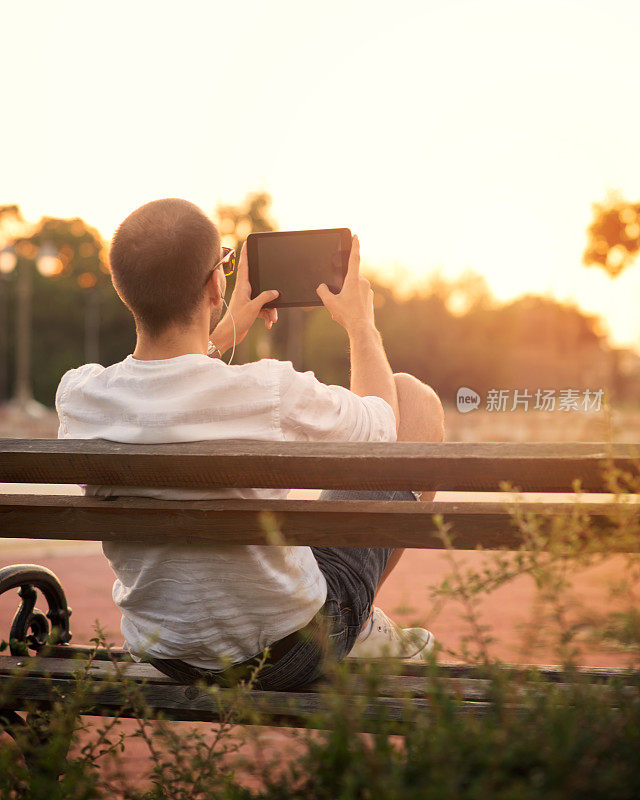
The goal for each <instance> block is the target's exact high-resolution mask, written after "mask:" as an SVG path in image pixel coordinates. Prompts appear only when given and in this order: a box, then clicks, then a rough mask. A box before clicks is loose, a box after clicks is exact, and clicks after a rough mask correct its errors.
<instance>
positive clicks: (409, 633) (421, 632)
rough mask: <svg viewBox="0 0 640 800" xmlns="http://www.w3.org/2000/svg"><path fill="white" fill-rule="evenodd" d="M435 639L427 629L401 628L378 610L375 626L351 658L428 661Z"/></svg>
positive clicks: (373, 613)
mask: <svg viewBox="0 0 640 800" xmlns="http://www.w3.org/2000/svg"><path fill="white" fill-rule="evenodd" d="M434 642H435V639H434V636H433V634H432V633H431V631H428V630H427V629H426V628H401V627H400V626H399V625H396V623H395V622H393V621H392V620H390V619H389V617H388V616H387V615H386V614H385V613H384V611H382V610H381V609H379V608H378V607H377V606H374V607H373V609H372V611H371V626H370V627H369V630H368V631H367V632H366V633H361V634H360V636H358V638H357V639H356V643H355V644H354V646H353V648H352V649H351V652H350V653H349V654H348V655H347V658H385V657H387V658H388V657H392V658H408V659H410V660H411V661H426V660H427V657H428V656H427V654H428V653H429V652H431V650H433V645H434Z"/></svg>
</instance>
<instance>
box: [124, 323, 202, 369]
mask: <svg viewBox="0 0 640 800" xmlns="http://www.w3.org/2000/svg"><path fill="white" fill-rule="evenodd" d="M208 342H209V337H208V335H207V332H206V330H204V331H203V328H202V327H200V326H198V327H197V328H196V327H193V328H187V329H179V330H176V329H171V330H168V331H165V332H163V333H162V334H161V335H160V336H149V335H148V334H146V333H145V332H144V331H141V330H138V340H137V343H136V349H135V350H134V351H133V357H134V358H137V359H138V360H140V361H159V360H162V359H165V358H177V357H178V356H185V355H188V354H190V353H199V354H201V355H206V354H207V345H208Z"/></svg>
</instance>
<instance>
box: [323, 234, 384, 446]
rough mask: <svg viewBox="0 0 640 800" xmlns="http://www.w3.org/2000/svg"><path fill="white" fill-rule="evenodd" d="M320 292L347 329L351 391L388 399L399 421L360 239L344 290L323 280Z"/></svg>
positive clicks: (354, 241)
mask: <svg viewBox="0 0 640 800" xmlns="http://www.w3.org/2000/svg"><path fill="white" fill-rule="evenodd" d="M316 291H317V293H318V296H319V297H320V299H321V300H322V302H323V303H324V305H325V306H326V308H327V309H328V310H329V312H330V314H331V316H332V318H333V319H334V320H335V321H336V322H338V323H340V325H342V327H343V328H344V329H345V330H346V331H347V335H348V336H349V344H350V350H351V391H352V392H353V393H354V394H357V395H359V396H360V397H367V396H369V395H375V396H377V397H381V398H382V399H383V400H386V401H387V403H389V405H390V406H391V408H392V409H393V413H394V416H395V418H396V430H397V429H398V424H399V421H400V414H399V411H398V395H397V392H396V383H395V380H394V377H393V372H392V371H391V367H390V366H389V361H388V360H387V356H386V354H385V352H384V347H383V346H382V338H381V336H380V333H379V332H378V330H377V329H376V326H375V321H374V314H373V290H372V288H371V284H370V283H369V281H368V280H367V279H366V278H364V277H363V276H362V275H360V242H359V240H358V237H357V236H354V237H353V239H352V241H351V255H350V256H349V266H348V268H347V274H346V277H345V279H344V284H343V286H342V290H341V291H340V293H339V294H333V292H331V291H330V290H329V289H328V288H327V286H326V285H325V284H324V283H322V284H320V286H318V288H317V290H316Z"/></svg>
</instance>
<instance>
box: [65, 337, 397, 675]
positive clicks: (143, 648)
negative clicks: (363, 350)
mask: <svg viewBox="0 0 640 800" xmlns="http://www.w3.org/2000/svg"><path fill="white" fill-rule="evenodd" d="M56 409H57V411H58V416H59V419H60V428H59V431H58V437H59V438H72V439H108V440H111V441H114V442H126V443H140V444H157V443H163V442H195V441H203V440H211V439H254V440H255V439H257V440H263V441H322V440H325V441H372V442H389V441H395V439H396V428H395V418H394V414H393V411H392V409H391V406H390V405H389V404H388V403H387V402H385V401H384V400H382V398H380V397H358V396H357V395H355V394H353V393H352V392H350V391H349V390H348V389H345V388H344V387H342V386H327V385H325V384H323V383H321V382H320V381H318V380H317V379H316V377H315V376H314V374H313V373H312V372H296V371H295V370H294V368H293V366H292V364H291V362H290V361H276V360H274V359H263V360H262V361H257V362H254V363H250V364H243V365H238V366H228V365H227V364H225V363H224V362H223V361H221V360H219V359H211V358H209V357H208V356H205V355H199V354H196V353H193V354H188V355H183V356H178V357H176V358H168V359H163V360H157V361H141V360H139V359H135V358H133V356H131V355H129V356H127V357H126V358H125V359H124V361H122V362H120V363H118V364H113V365H112V366H110V367H106V368H105V367H102V366H100V365H99V364H85V365H84V366H82V367H79V368H78V369H72V370H69V372H67V373H65V375H64V376H63V377H62V380H61V381H60V385H59V387H58V391H57V393H56ZM85 491H86V492H87V494H92V495H97V496H102V497H109V496H110V495H137V496H144V497H155V498H161V499H170V500H190V499H216V498H221V497H235V498H238V497H239V498H284V497H286V495H287V490H286V489H214V490H206V489H204V490H203V489H160V488H153V487H148V488H147V487H137V486H136V487H122V486H114V487H112V486H88V487H86V488H85ZM102 547H103V552H104V554H105V555H106V557H107V558H108V559H109V562H110V564H111V567H112V568H113V571H114V572H115V574H116V581H115V583H114V586H113V599H114V601H115V602H116V604H117V606H118V607H119V608H120V610H121V612H122V633H123V635H124V637H125V646H127V647H129V649H130V650H131V651H132V652H133V653H137V654H142V653H147V654H148V655H151V656H154V657H157V658H180V659H182V660H184V661H186V662H188V663H190V664H193V665H194V666H198V667H202V668H209V669H219V668H220V666H221V665H222V661H221V659H230V660H231V661H232V662H234V663H237V662H240V661H244V660H246V659H248V658H251V657H252V656H254V655H256V654H257V653H259V652H260V651H262V650H263V649H264V648H265V647H266V646H267V645H269V644H271V643H273V642H275V641H277V640H278V639H281V638H283V637H285V636H287V635H288V634H290V633H293V631H296V630H298V629H300V628H302V627H304V625H306V623H307V622H309V620H311V619H312V617H313V616H314V615H315V614H316V612H317V611H318V610H319V609H320V607H321V606H322V604H323V603H324V601H325V598H326V593H327V587H326V582H325V579H324V576H323V575H322V573H321V572H320V570H319V568H318V565H317V562H316V560H315V558H314V556H313V553H312V552H311V550H310V548H308V547H288V546H279V547H278V546H262V545H233V546H224V547H223V546H217V545H216V546H214V545H208V544H199V545H194V544H189V545H185V546H183V545H180V544H172V543H165V544H163V543H162V542H158V543H157V544H140V543H129V544H122V543H114V542H103V545H102Z"/></svg>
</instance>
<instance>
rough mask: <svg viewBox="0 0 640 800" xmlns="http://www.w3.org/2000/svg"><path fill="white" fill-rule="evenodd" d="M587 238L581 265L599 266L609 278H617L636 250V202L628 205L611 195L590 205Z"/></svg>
mask: <svg viewBox="0 0 640 800" xmlns="http://www.w3.org/2000/svg"><path fill="white" fill-rule="evenodd" d="M587 236H588V241H587V247H586V249H585V252H584V255H583V261H584V263H585V264H586V265H587V266H592V265H596V266H599V267H602V268H603V269H604V270H606V272H607V273H608V274H609V275H610V276H611V277H612V278H615V277H617V276H618V275H620V273H621V272H623V270H625V269H626V268H627V267H628V266H629V265H630V264H631V263H632V262H633V261H634V259H635V258H636V256H637V254H638V250H640V203H629V202H627V201H626V200H624V199H623V198H622V196H621V195H620V194H618V193H615V192H614V193H611V194H610V195H609V196H608V197H607V198H606V199H605V201H604V202H603V203H594V204H593V222H592V223H591V225H590V226H589V228H588V230H587Z"/></svg>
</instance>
